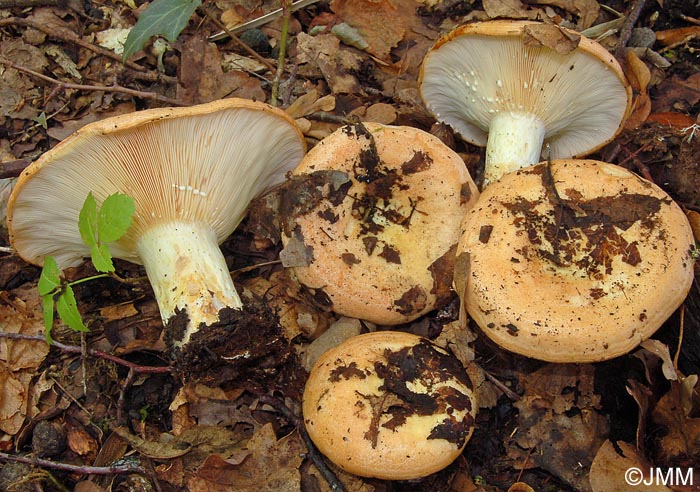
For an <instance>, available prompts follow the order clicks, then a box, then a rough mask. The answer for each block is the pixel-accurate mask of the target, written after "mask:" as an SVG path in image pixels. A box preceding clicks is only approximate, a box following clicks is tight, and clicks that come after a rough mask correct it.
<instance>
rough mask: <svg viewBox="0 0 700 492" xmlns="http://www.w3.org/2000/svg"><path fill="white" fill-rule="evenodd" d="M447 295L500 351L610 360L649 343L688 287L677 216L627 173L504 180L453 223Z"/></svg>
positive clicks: (686, 247) (552, 170) (611, 170)
mask: <svg viewBox="0 0 700 492" xmlns="http://www.w3.org/2000/svg"><path fill="white" fill-rule="evenodd" d="M462 231H463V232H462V236H461V239H460V242H459V245H458V253H457V254H458V257H457V266H456V268H455V285H456V289H457V292H458V294H459V295H460V296H461V298H462V301H463V303H464V305H465V306H466V309H467V311H468V312H469V314H470V315H471V317H472V318H473V319H474V320H475V321H476V323H477V324H478V325H479V327H480V328H481V330H482V331H483V333H485V334H486V335H487V336H488V337H489V338H491V339H492V340H493V341H495V342H496V343H497V344H498V345H500V346H501V347H504V348H506V349H508V350H510V351H512V352H516V353H518V354H522V355H525V356H528V357H532V358H536V359H541V360H545V361H550V362H594V361H600V360H605V359H610V358H613V357H617V356H619V355H622V354H625V353H627V352H628V351H630V350H632V349H633V348H634V347H636V346H637V345H638V344H639V343H640V342H642V341H643V340H645V339H646V338H648V337H650V336H651V335H652V334H653V333H654V332H655V331H656V330H657V329H658V328H659V327H660V326H661V324H662V323H663V322H664V321H665V320H666V319H667V318H668V317H669V316H670V315H671V314H672V313H673V312H674V311H675V310H676V308H677V307H678V306H679V305H680V304H681V303H682V302H683V299H684V298H685V296H686V294H687V293H688V290H689V289H690V286H691V284H692V281H693V258H692V256H691V254H692V250H693V247H694V244H695V242H694V239H693V234H692V231H691V229H690V225H689V224H688V220H687V219H686V217H685V214H684V213H683V211H682V210H681V209H680V207H679V206H678V205H677V204H676V203H675V202H674V201H673V200H672V199H671V198H670V197H669V196H668V195H667V194H666V193H665V192H664V191H663V190H661V189H660V188H659V187H658V186H656V185H655V184H653V183H651V182H649V181H646V180H644V179H642V178H640V177H639V176H637V175H636V174H634V173H632V172H630V171H628V170H626V169H624V168H621V167H619V166H615V165H612V164H606V163H603V162H599V161H593V160H573V159H570V160H558V161H552V162H551V163H547V162H544V163H540V164H537V165H534V166H531V167H527V168H524V169H521V170H519V171H516V172H512V173H509V174H506V175H504V176H503V177H502V178H501V179H500V181H498V182H496V183H493V184H491V185H489V186H488V187H487V188H486V189H485V190H484V192H482V194H481V196H480V199H479V202H478V203H477V204H476V206H475V207H474V208H473V209H471V210H470V211H469V212H468V213H467V215H466V216H465V218H464V222H463V223H462Z"/></svg>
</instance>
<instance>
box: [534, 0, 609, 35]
mask: <svg viewBox="0 0 700 492" xmlns="http://www.w3.org/2000/svg"><path fill="white" fill-rule="evenodd" d="M537 3H538V4H542V5H554V6H556V7H561V8H563V9H564V10H566V11H568V12H571V13H572V14H576V15H578V16H579V21H578V22H577V24H576V27H578V29H579V30H583V29H587V28H589V27H591V26H592V25H593V23H594V22H595V20H596V19H597V18H598V14H599V13H600V5H599V4H598V2H597V0H539V1H538V2H537Z"/></svg>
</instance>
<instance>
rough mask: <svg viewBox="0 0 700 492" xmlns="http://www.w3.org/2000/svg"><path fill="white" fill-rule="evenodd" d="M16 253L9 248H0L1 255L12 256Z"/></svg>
mask: <svg viewBox="0 0 700 492" xmlns="http://www.w3.org/2000/svg"><path fill="white" fill-rule="evenodd" d="M14 252H15V250H14V249H12V248H10V247H9V246H0V253H5V254H8V255H11V254H12V253H14Z"/></svg>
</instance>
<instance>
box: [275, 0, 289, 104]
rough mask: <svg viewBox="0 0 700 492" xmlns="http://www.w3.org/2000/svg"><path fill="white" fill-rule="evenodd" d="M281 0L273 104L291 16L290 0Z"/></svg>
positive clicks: (277, 94) (280, 74)
mask: <svg viewBox="0 0 700 492" xmlns="http://www.w3.org/2000/svg"><path fill="white" fill-rule="evenodd" d="M281 2H282V32H281V34H280V45H279V55H278V56H277V72H276V73H275V78H274V80H273V81H272V96H271V101H270V102H271V103H272V105H273V106H277V105H278V104H279V101H278V100H277V99H278V96H279V90H280V80H281V79H282V74H283V73H284V62H285V59H286V57H287V36H288V35H289V18H290V17H291V16H292V12H291V9H292V0H281Z"/></svg>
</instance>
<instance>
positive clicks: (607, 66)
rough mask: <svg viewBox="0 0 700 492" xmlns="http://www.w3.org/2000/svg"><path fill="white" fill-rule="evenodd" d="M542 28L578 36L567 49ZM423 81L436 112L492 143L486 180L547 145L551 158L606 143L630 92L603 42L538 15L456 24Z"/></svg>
mask: <svg viewBox="0 0 700 492" xmlns="http://www.w3.org/2000/svg"><path fill="white" fill-rule="evenodd" d="M542 29H544V30H545V32H546V31H547V30H549V32H550V33H551V32H552V30H554V31H555V34H561V35H562V36H563V37H564V38H566V39H570V40H571V39H574V40H575V39H577V38H580V41H578V44H577V45H576V46H575V48H573V47H572V48H573V49H572V50H571V51H568V52H564V53H560V52H558V51H556V50H555V49H552V48H550V47H548V46H545V45H543V44H542V43H540V42H538V41H537V36H536V35H537V31H538V30H539V31H541V30H542ZM533 31H534V35H533V34H532V32H533ZM560 51H565V50H560ZM419 84H420V91H421V95H422V97H423V100H424V101H425V105H426V106H427V108H428V109H429V110H430V111H431V112H432V113H433V114H434V115H435V117H436V118H437V119H438V120H440V121H442V122H445V123H447V124H449V125H450V126H452V127H453V128H454V129H455V130H456V131H457V133H459V134H460V135H461V136H462V138H464V139H465V140H466V141H468V142H470V143H472V144H475V145H479V146H484V145H485V146H486V164H485V169H484V183H491V182H494V181H497V180H498V179H499V178H500V177H501V176H502V175H503V174H505V173H507V172H510V171H513V170H516V169H518V168H520V167H524V166H528V165H530V164H534V163H536V162H539V161H540V154H541V152H542V147H543V143H548V144H549V145H550V147H551V158H553V159H559V158H569V157H573V156H580V155H585V154H586V153H590V152H592V151H594V150H595V149H597V148H599V147H601V146H603V145H605V144H606V143H607V142H609V141H610V140H612V139H613V138H614V137H615V135H616V134H617V133H618V132H619V131H620V130H621V129H622V125H623V123H624V120H625V118H626V116H627V114H628V113H629V111H630V107H631V99H632V92H631V89H630V87H629V84H628V83H627V82H626V80H625V76H624V74H623V72H622V69H621V68H620V66H619V64H618V63H617V61H616V60H615V58H614V57H613V55H611V54H610V53H609V52H608V51H607V50H605V48H603V47H602V46H600V45H599V44H598V43H596V42H595V41H592V40H590V39H588V38H586V37H583V36H580V35H579V34H578V33H576V32H574V31H570V30H567V29H564V28H559V27H557V26H553V25H550V26H547V25H544V24H542V23H538V22H531V21H510V20H496V21H488V22H476V23H472V24H466V25H463V26H460V27H458V28H456V29H455V30H453V31H452V32H450V33H449V34H447V35H446V36H444V37H442V38H441V39H439V40H438V41H437V43H435V46H433V48H432V49H431V50H430V51H429V52H428V54H427V55H426V57H425V60H424V62H423V66H422V68H421V74H420V81H419Z"/></svg>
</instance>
